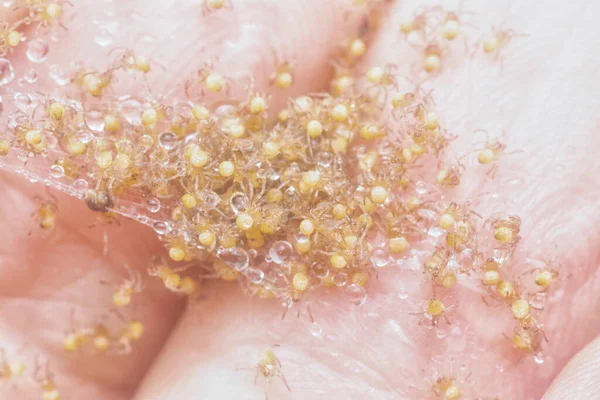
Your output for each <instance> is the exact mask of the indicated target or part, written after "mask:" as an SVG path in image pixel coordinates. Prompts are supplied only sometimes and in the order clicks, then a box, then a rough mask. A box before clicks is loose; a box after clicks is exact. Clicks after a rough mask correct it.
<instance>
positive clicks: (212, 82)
mask: <svg viewBox="0 0 600 400" xmlns="http://www.w3.org/2000/svg"><path fill="white" fill-rule="evenodd" d="M230 81H231V79H229V78H227V77H225V76H223V75H221V74H220V73H218V72H215V70H214V65H213V63H212V62H211V61H207V62H206V63H205V64H204V67H202V68H200V69H199V70H198V72H197V73H196V78H195V79H188V80H187V81H186V82H185V94H186V95H187V97H188V98H189V97H192V96H191V92H190V89H191V87H192V86H193V85H195V83H196V82H197V83H199V84H200V95H201V96H204V94H205V92H204V90H205V89H206V90H208V91H209V92H212V93H221V92H222V91H223V90H225V93H226V94H227V93H229V86H230V85H229V83H230Z"/></svg>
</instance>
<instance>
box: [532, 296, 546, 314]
mask: <svg viewBox="0 0 600 400" xmlns="http://www.w3.org/2000/svg"><path fill="white" fill-rule="evenodd" d="M529 304H531V307H533V308H535V309H536V310H543V309H544V307H546V293H536V294H535V296H533V298H532V299H531V300H530V301H529Z"/></svg>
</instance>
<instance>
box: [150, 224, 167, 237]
mask: <svg viewBox="0 0 600 400" xmlns="http://www.w3.org/2000/svg"><path fill="white" fill-rule="evenodd" d="M152 229H154V232H156V233H158V234H159V235H166V234H167V233H169V230H170V228H169V224H167V223H166V222H163V221H156V222H155V223H154V224H152Z"/></svg>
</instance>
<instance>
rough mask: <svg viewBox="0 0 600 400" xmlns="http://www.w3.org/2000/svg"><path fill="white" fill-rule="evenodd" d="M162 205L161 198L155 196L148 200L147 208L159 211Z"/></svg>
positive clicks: (154, 211) (151, 210) (152, 211)
mask: <svg viewBox="0 0 600 400" xmlns="http://www.w3.org/2000/svg"><path fill="white" fill-rule="evenodd" d="M161 206H162V205H161V204H160V200H159V199H157V198H155V197H152V198H150V199H148V200H147V201H146V209H147V210H148V211H150V212H151V213H157V212H159V211H160V208H161Z"/></svg>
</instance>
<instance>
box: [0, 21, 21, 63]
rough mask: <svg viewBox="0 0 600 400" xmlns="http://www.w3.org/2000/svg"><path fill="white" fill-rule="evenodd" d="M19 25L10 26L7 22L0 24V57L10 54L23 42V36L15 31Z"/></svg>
mask: <svg viewBox="0 0 600 400" xmlns="http://www.w3.org/2000/svg"><path fill="white" fill-rule="evenodd" d="M18 27H19V24H17V25H13V26H11V25H10V24H9V23H8V22H2V23H0V57H4V56H5V55H6V54H8V53H9V52H11V51H12V50H13V49H14V48H15V47H17V46H18V45H19V43H21V41H22V40H23V34H22V33H21V32H19V31H18V30H17V28H18Z"/></svg>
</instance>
